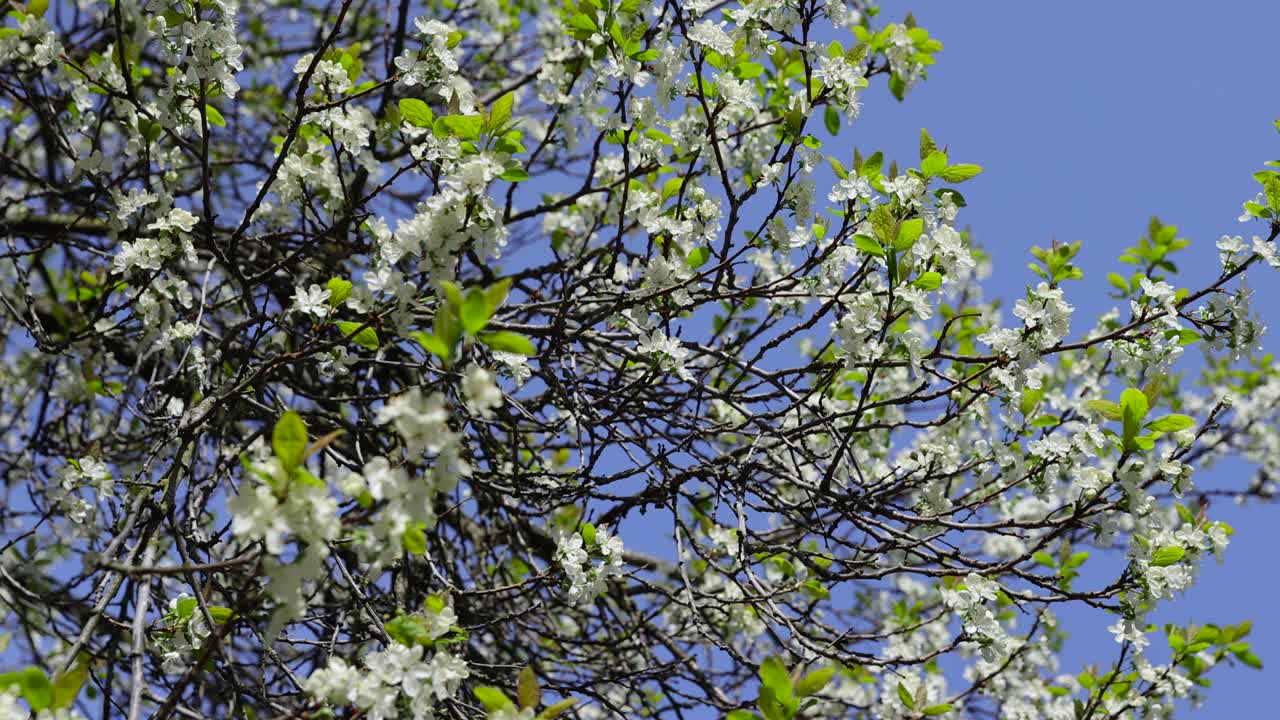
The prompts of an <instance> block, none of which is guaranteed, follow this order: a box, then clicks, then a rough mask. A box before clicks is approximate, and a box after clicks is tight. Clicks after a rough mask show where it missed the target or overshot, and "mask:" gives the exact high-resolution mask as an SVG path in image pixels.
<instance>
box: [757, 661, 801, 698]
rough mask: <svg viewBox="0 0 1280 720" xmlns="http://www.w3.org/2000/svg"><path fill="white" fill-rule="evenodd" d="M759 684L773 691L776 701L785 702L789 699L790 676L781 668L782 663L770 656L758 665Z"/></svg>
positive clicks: (790, 688)
mask: <svg viewBox="0 0 1280 720" xmlns="http://www.w3.org/2000/svg"><path fill="white" fill-rule="evenodd" d="M759 672H760V682H761V683H763V684H764V686H765V687H766V688H769V689H770V690H772V691H773V695H774V697H775V698H776V699H778V700H781V701H786V700H788V699H790V698H791V695H792V693H793V689H792V687H791V674H790V673H788V672H787V669H786V668H785V667H783V666H782V661H781V660H779V659H778V658H777V657H775V656H773V655H770V656H769V657H767V658H765V659H764V662H762V663H760V671H759Z"/></svg>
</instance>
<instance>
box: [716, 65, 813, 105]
mask: <svg viewBox="0 0 1280 720" xmlns="http://www.w3.org/2000/svg"><path fill="white" fill-rule="evenodd" d="M733 74H734V75H737V76H738V78H739V79H741V80H750V79H752V78H758V77H760V76H761V75H763V74H764V66H763V65H761V64H760V63H753V62H740V63H738V64H737V66H736V67H734V69H733ZM828 107H830V106H828Z"/></svg>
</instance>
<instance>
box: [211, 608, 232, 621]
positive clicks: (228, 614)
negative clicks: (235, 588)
mask: <svg viewBox="0 0 1280 720" xmlns="http://www.w3.org/2000/svg"><path fill="white" fill-rule="evenodd" d="M235 616H236V614H235V611H234V610H232V609H231V608H229V607H222V606H221V605H210V606H209V617H211V618H213V621H214V622H215V623H217V624H219V625H221V624H223V623H225V622H227V621H228V620H230V619H232V618H234V617H235Z"/></svg>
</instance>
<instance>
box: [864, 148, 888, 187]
mask: <svg viewBox="0 0 1280 720" xmlns="http://www.w3.org/2000/svg"><path fill="white" fill-rule="evenodd" d="M882 165H884V153H882V152H880V151H879V150H877V151H875V152H874V153H872V154H871V155H870V156H869V157H868V158H867V159H866V160H863V161H862V164H861V165H859V166H858V175H859V176H860V177H864V178H867V179H868V180H874V179H875V178H878V177H880V175H881V170H880V168H881V166H882Z"/></svg>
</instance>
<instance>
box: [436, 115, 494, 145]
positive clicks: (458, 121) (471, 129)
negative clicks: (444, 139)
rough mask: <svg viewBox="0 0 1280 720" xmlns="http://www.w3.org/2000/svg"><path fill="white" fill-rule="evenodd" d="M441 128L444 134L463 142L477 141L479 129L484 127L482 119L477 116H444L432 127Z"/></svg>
mask: <svg viewBox="0 0 1280 720" xmlns="http://www.w3.org/2000/svg"><path fill="white" fill-rule="evenodd" d="M432 127H433V130H434V128H436V127H442V128H443V129H444V131H445V133H444V134H446V135H450V136H453V137H457V138H461V139H463V140H479V139H480V129H481V128H482V127H484V118H483V117H481V116H479V115H446V116H444V117H442V118H440V119H438V120H436V122H435V124H434V125H433V126H432Z"/></svg>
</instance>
